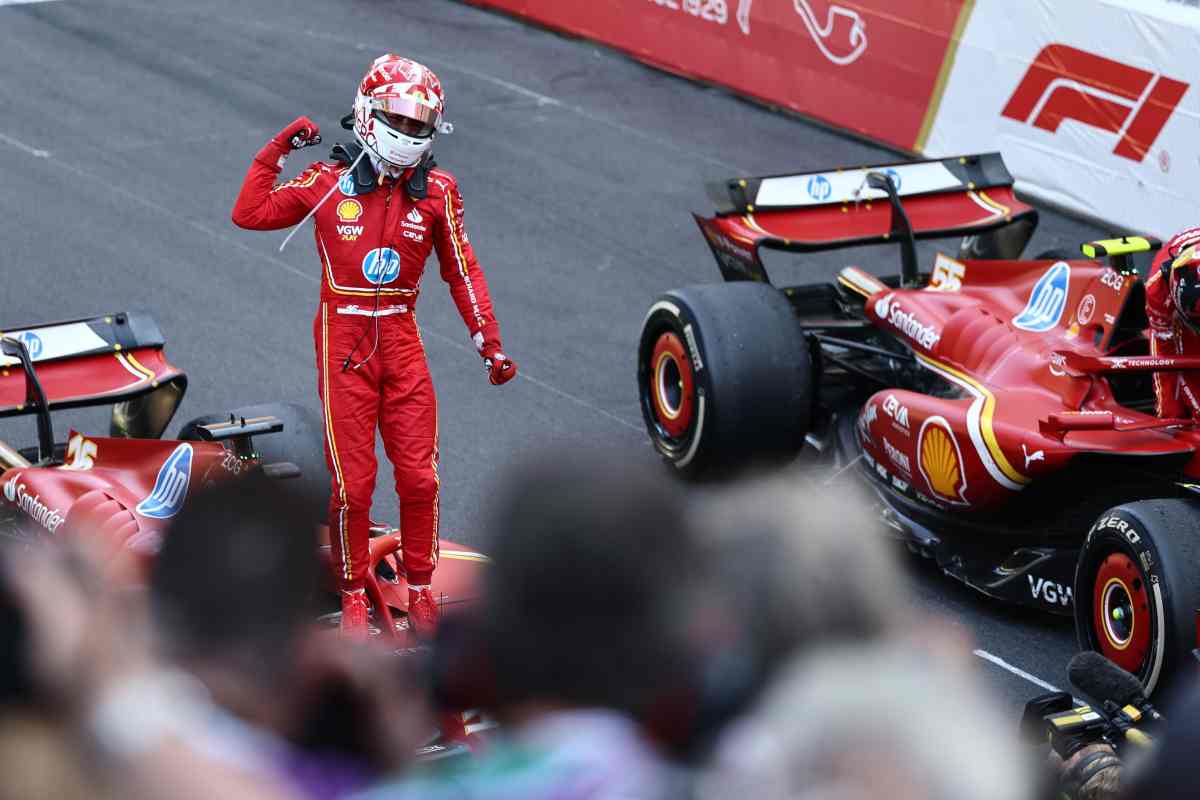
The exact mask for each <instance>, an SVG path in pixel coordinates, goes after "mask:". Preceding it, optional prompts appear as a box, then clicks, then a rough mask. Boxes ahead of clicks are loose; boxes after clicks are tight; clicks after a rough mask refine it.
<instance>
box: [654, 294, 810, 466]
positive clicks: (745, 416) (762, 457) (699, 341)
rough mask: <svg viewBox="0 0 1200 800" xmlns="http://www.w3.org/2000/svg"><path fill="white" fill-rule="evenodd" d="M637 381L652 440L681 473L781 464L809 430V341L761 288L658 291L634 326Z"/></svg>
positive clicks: (784, 307) (785, 305) (781, 302)
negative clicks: (639, 331)
mask: <svg viewBox="0 0 1200 800" xmlns="http://www.w3.org/2000/svg"><path fill="white" fill-rule="evenodd" d="M637 380H638V394H639V398H640V401H641V408H642V417H643V419H644V421H645V423H646V430H647V432H648V433H649V435H650V440H651V442H652V443H653V444H654V447H655V449H656V450H658V452H659V453H660V454H661V455H662V456H663V458H664V459H665V460H666V461H667V462H668V463H669V464H670V465H672V466H673V467H674V468H675V469H676V470H677V471H678V472H679V473H681V474H683V475H685V476H687V477H696V476H699V475H701V474H704V473H706V472H711V471H721V472H729V471H733V470H736V469H738V468H740V467H745V466H747V465H748V464H751V463H754V462H778V461H781V460H785V459H786V458H789V457H791V456H794V455H795V454H796V453H797V452H798V451H799V450H800V448H801V446H802V445H803V442H804V436H805V435H806V434H807V433H808V427H809V420H810V417H811V413H812V405H813V387H814V383H813V367H812V355H811V352H810V350H809V343H808V339H807V337H806V336H805V334H804V330H803V328H802V326H801V325H800V321H799V319H798V318H797V317H796V314H795V313H794V312H793V310H792V307H791V304H790V303H789V302H788V300H787V298H786V297H785V296H784V295H783V293H782V292H780V291H779V290H778V289H776V288H774V287H773V286H770V285H768V284H762V283H751V282H745V283H728V284H715V285H705V286H692V287H688V288H685V289H675V290H672V291H670V292H667V293H666V294H663V295H661V296H660V297H659V298H658V299H657V300H656V301H655V302H654V304H653V305H652V306H651V307H650V311H649V313H648V314H647V315H646V319H645V322H644V323H643V325H642V335H641V340H640V343H639V345H638V370H637Z"/></svg>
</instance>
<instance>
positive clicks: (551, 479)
mask: <svg viewBox="0 0 1200 800" xmlns="http://www.w3.org/2000/svg"><path fill="white" fill-rule="evenodd" d="M493 496H494V497H495V498H496V500H495V508H494V509H493V511H492V513H491V514H490V525H489V529H488V530H487V531H486V539H485V544H484V546H483V547H481V548H480V549H481V550H483V551H485V552H487V553H488V554H489V556H490V557H491V562H490V563H489V564H488V565H487V566H486V567H485V568H484V569H483V570H482V571H481V575H482V579H481V584H480V586H479V587H478V593H477V596H476V598H475V600H473V601H472V602H469V603H461V604H454V605H453V607H450V606H448V607H446V608H444V609H443V622H442V625H441V627H440V629H439V631H438V636H437V639H436V640H435V641H434V642H433V643H432V646H430V647H421V648H412V649H404V650H402V651H397V649H396V647H395V645H394V644H389V641H390V640H389V639H388V637H383V636H375V637H372V641H370V642H368V643H367V644H366V645H351V644H349V643H347V642H345V641H343V640H341V639H340V638H339V637H338V636H337V634H336V630H335V626H331V625H324V626H323V625H321V624H319V622H318V620H319V619H320V618H321V615H322V613H323V611H325V610H327V609H326V608H325V607H324V605H323V604H324V603H325V602H326V601H325V598H324V592H323V590H322V579H321V567H320V566H319V559H318V557H317V554H318V551H319V542H318V538H317V536H318V533H317V530H316V529H315V528H314V526H313V524H312V519H314V518H315V516H314V515H313V514H312V513H311V511H312V506H311V503H307V502H306V501H305V498H302V497H298V496H296V494H295V493H294V492H293V490H292V489H290V488H289V486H288V482H286V481H270V480H267V479H265V478H256V477H250V478H247V479H245V480H240V481H237V482H234V483H229V484H226V485H222V486H218V487H214V488H210V489H208V490H206V492H205V494H204V495H203V496H197V497H194V498H193V500H192V501H191V502H190V503H189V506H188V508H187V509H185V510H184V512H183V513H182V514H181V515H180V516H179V517H178V518H177V520H176V521H175V523H174V525H173V526H172V528H171V530H170V532H169V534H168V535H167V536H166V537H165V538H164V541H163V543H162V546H161V549H160V551H159V552H158V554H157V556H156V557H155V558H154V560H153V564H152V566H151V567H150V569H149V572H148V578H146V579H143V580H139V579H137V577H136V576H135V575H133V574H132V573H131V572H130V571H131V570H135V569H137V568H138V567H137V566H135V565H134V564H132V563H131V562H129V561H126V560H123V559H121V558H114V556H113V554H112V553H109V552H106V551H105V550H104V549H103V548H102V547H101V546H99V545H98V543H91V542H86V541H82V542H81V541H76V542H70V543H62V542H55V543H41V544H39V545H36V546H31V545H24V546H12V547H9V548H8V549H7V550H6V551H5V553H4V557H3V576H2V577H3V582H2V585H0V627H2V634H3V636H4V637H5V642H4V646H3V650H0V658H2V659H3V670H2V680H3V685H2V686H0V694H2V697H0V704H2V712H0V770H2V772H0V775H2V776H3V777H2V778H0V800H6V798H63V799H64V800H70V799H71V798H76V797H89V798H107V797H112V798H158V797H166V798H175V797H179V798H193V797H195V798H201V797H203V798H213V797H221V798H263V799H264V800H266V799H267V798H272V799H274V798H280V799H282V798H340V797H354V798H361V800H393V799H395V800H400V799H401V798H413V799H414V800H415V799H417V798H421V799H422V800H439V799H440V798H446V799H447V800H449V799H450V798H462V799H463V800H466V799H467V798H470V799H471V800H487V799H490V798H496V799H497V800H500V799H502V798H503V799H505V800H507V799H508V798H512V799H513V800H517V798H520V799H521V800H540V799H542V798H545V799H546V800H549V799H550V798H554V799H555V800H585V799H588V798H595V800H603V799H607V798H612V799H613V800H616V799H617V798H620V800H634V799H636V798H645V800H660V799H661V800H674V799H675V798H678V799H679V800H690V799H692V798H695V799H696V800H724V799H725V798H756V799H758V798H761V799H762V800H784V798H788V799H789V800H790V799H796V800H798V799H800V798H831V799H833V798H836V799H837V800H857V799H858V798H862V799H863V800H866V799H867V798H888V800H925V799H937V800H942V799H944V800H971V799H972V798H979V799H980V800H1009V799H1010V798H1011V800H1025V799H1026V798H1028V799H1029V800H1035V799H1036V798H1039V797H1047V798H1049V797H1052V796H1054V794H1055V792H1056V791H1057V788H1056V787H1057V783H1056V779H1050V780H1048V779H1047V775H1048V774H1051V773H1050V772H1048V770H1047V769H1046V767H1045V765H1042V764H1039V763H1038V760H1039V756H1037V754H1035V753H1033V752H1032V751H1031V750H1030V749H1029V748H1028V747H1026V746H1024V745H1022V744H1021V742H1020V741H1019V740H1018V737H1017V736H1016V722H1017V721H1016V720H1015V719H1012V718H1010V717H1009V716H1007V715H1005V714H1004V713H1002V712H1001V711H1000V710H999V709H998V707H997V705H996V704H995V702H994V700H993V699H992V698H991V697H990V696H989V694H988V693H987V691H986V690H985V688H984V687H982V686H981V685H980V683H979V679H978V676H977V666H976V664H975V663H973V661H974V660H973V658H972V656H971V649H972V646H973V645H972V643H971V642H970V639H969V634H968V633H966V632H965V631H964V629H963V628H962V627H960V626H958V625H957V624H955V623H954V622H953V621H950V620H944V619H933V618H931V617H930V613H929V612H928V611H927V610H917V609H915V608H914V606H913V604H912V603H911V602H910V598H909V594H908V589H907V587H906V584H905V580H904V578H903V575H902V573H901V572H900V571H899V570H898V568H897V565H896V564H895V563H894V562H893V552H892V548H891V546H890V545H889V543H887V542H886V541H884V540H883V539H882V538H881V537H880V536H879V532H878V531H877V530H875V529H873V528H872V525H871V521H870V518H869V516H867V515H866V511H865V509H867V508H868V504H867V502H866V500H865V499H864V498H859V497H856V496H854V495H853V494H850V493H848V490H845V489H842V488H839V487H836V486H828V485H824V486H812V485H809V484H805V483H804V482H802V481H799V480H796V479H792V478H789V477H787V476H784V477H778V478H775V479H771V480H760V481H757V482H754V483H747V484H744V485H737V486H732V487H726V488H721V489H712V488H709V489H706V490H704V491H702V492H701V493H699V494H696V493H694V490H689V489H686V488H684V487H682V486H680V485H678V483H677V482H676V481H673V480H670V478H669V476H667V475H665V474H663V472H662V471H661V470H654V469H649V470H643V469H640V468H635V467H631V466H630V465H629V464H625V463H620V462H617V461H610V460H606V459H605V458H604V457H601V456H596V457H581V456H579V455H570V456H565V455H561V454H556V455H554V456H552V457H551V456H543V457H542V458H540V459H536V460H532V461H529V462H527V463H525V464H523V465H519V466H517V467H514V469H513V470H512V471H511V473H510V475H509V478H508V480H507V482H506V483H505V484H504V485H503V486H501V487H499V488H498V489H497V491H496V493H495V494H494V495H493ZM464 720H466V721H471V722H472V723H473V724H470V725H463V724H462V723H463V722H464ZM439 729H440V730H442V731H445V732H450V733H452V734H453V736H451V737H450V738H447V737H446V736H445V735H439V733H438V731H439ZM1188 746H1190V739H1187V738H1186V737H1184V736H1182V735H1181V736H1180V738H1179V739H1178V742H1177V743H1176V744H1175V745H1173V747H1174V750H1175V751H1177V752H1176V754H1175V755H1173V756H1172V758H1175V759H1177V760H1179V759H1182V761H1177V762H1176V763H1186V760H1187V748H1188ZM1056 769H1057V770H1058V771H1059V772H1061V771H1062V770H1063V769H1065V767H1064V765H1061V764H1059V765H1057V766H1056ZM1157 774H1159V775H1160V776H1162V775H1166V774H1167V772H1166V771H1165V770H1159V771H1158V773H1157ZM1114 776H1115V773H1110V774H1108V775H1107V776H1104V775H1102V776H1100V777H1101V778H1103V781H1101V780H1100V779H1097V780H1096V781H1094V783H1095V786H1093V787H1091V788H1092V789H1094V790H1095V793H1094V794H1091V795H1088V794H1087V793H1086V792H1083V793H1081V794H1080V796H1094V797H1109V796H1115V795H1116V792H1117V791H1118V789H1119V781H1118V780H1117V779H1116V778H1115V777H1114ZM1052 778H1056V774H1055V775H1052ZM1101 783H1103V786H1101V785H1100V784H1101ZM1149 785H1150V784H1147V786H1149ZM1173 785H1174V784H1173V783H1170V782H1168V783H1166V784H1163V783H1162V781H1161V780H1160V783H1159V784H1158V785H1156V788H1155V789H1154V793H1153V794H1152V795H1151V794H1134V795H1130V796H1154V797H1170V796H1174V795H1173V794H1172V789H1171V787H1172V786H1173ZM1182 785H1183V786H1185V787H1186V786H1187V783H1186V782H1184V783H1183V784H1182ZM1164 786H1165V787H1166V788H1164ZM1097 787H1099V788H1097ZM1101 789H1102V791H1101ZM1185 794H1186V792H1185ZM1178 796H1183V794H1180V795H1178Z"/></svg>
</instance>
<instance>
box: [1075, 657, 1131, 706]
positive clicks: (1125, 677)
mask: <svg viewBox="0 0 1200 800" xmlns="http://www.w3.org/2000/svg"><path fill="white" fill-rule="evenodd" d="M1067 675H1068V677H1069V678H1070V680H1071V685H1072V686H1074V687H1075V688H1076V689H1078V690H1079V691H1080V692H1082V693H1083V694H1086V695H1087V696H1088V697H1090V698H1092V699H1093V700H1095V701H1097V702H1100V703H1103V702H1104V701H1105V700H1111V701H1112V702H1114V703H1116V704H1117V705H1118V706H1126V705H1133V706H1143V705H1146V703H1147V700H1146V692H1145V689H1144V688H1143V687H1142V682H1141V681H1139V680H1138V679H1137V678H1135V677H1134V676H1133V675H1130V674H1129V673H1128V672H1126V671H1125V670H1123V669H1121V668H1120V667H1118V666H1117V665H1116V664H1114V663H1113V662H1111V661H1109V660H1108V659H1107V658H1105V657H1104V656H1102V655H1100V654H1099V653H1096V652H1093V651H1088V652H1085V653H1077V654H1076V655H1075V657H1074V658H1072V659H1071V661H1070V663H1069V664H1068V665H1067Z"/></svg>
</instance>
